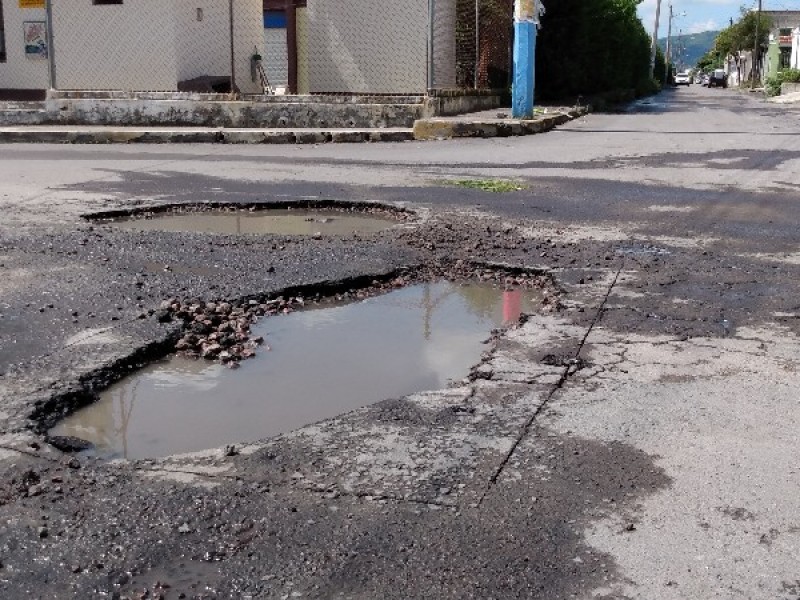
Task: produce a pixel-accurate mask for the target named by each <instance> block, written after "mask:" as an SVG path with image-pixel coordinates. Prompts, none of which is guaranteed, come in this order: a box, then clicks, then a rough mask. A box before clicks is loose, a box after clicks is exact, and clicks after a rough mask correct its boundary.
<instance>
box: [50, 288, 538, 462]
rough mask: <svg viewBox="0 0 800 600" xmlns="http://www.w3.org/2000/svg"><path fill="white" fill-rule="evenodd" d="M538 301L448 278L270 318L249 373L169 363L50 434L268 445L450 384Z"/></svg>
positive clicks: (127, 446) (129, 442) (135, 444)
mask: <svg viewBox="0 0 800 600" xmlns="http://www.w3.org/2000/svg"><path fill="white" fill-rule="evenodd" d="M539 301H540V298H539V297H538V292H533V291H521V290H514V291H504V290H502V289H498V288H494V287H491V286H489V285H476V284H470V285H457V284H453V283H449V282H439V283H428V284H421V285H416V286H411V287H408V288H404V289H401V290H396V291H393V292H391V293H389V294H386V295H383V296H378V297H374V298H369V299H367V300H364V301H360V302H357V303H353V304H347V305H344V306H336V307H327V308H317V309H309V310H304V311H302V312H297V313H294V314H291V315H283V316H275V317H270V318H267V319H263V320H262V321H260V322H259V323H258V324H257V325H256V326H254V328H253V333H254V335H263V336H264V338H265V342H266V345H267V347H264V346H262V347H261V349H260V350H259V354H258V355H257V356H256V357H255V358H254V359H251V360H248V361H244V362H243V363H242V365H241V368H239V369H236V370H231V369H228V368H226V367H224V366H222V365H219V364H214V363H209V362H206V361H203V360H194V359H187V358H182V357H179V356H172V357H170V358H167V359H165V360H162V361H159V362H157V363H155V364H152V365H150V366H148V367H146V368H144V369H142V370H140V371H138V372H137V373H134V374H133V375H131V376H129V377H127V378H126V379H123V380H122V381H120V382H118V383H117V384H115V385H113V386H112V387H110V388H109V389H108V390H106V391H105V392H104V393H102V394H101V398H100V400H99V401H98V402H96V403H95V404H93V405H91V406H88V407H86V408H84V409H82V410H80V411H78V412H76V413H75V414H73V415H72V416H70V417H68V418H67V419H65V420H64V421H62V422H61V423H60V424H59V425H57V426H56V427H55V428H54V429H53V430H51V434H53V435H70V436H77V437H80V438H83V439H86V440H89V441H91V442H92V443H93V444H95V446H96V448H95V452H96V453H97V454H98V455H100V456H104V457H109V458H112V457H121V458H130V459H137V458H151V457H158V456H166V455H170V454H176V453H183V452H192V451H198V450H203V449H207V448H216V447H220V446H224V445H226V444H231V443H236V442H246V441H254V440H258V439H263V438H266V437H269V436H273V435H276V434H279V433H283V432H287V431H291V430H293V429H296V428H298V427H301V426H303V425H307V424H310V423H314V422H316V421H320V420H322V419H326V418H330V417H334V416H336V415H340V414H342V413H345V412H348V411H350V410H353V409H355V408H359V407H361V406H365V405H367V404H371V403H374V402H377V401H380V400H383V399H386V398H397V397H402V396H405V395H408V394H411V393H414V392H419V391H424V390H435V389H439V388H442V387H446V386H447V385H448V383H449V382H450V381H451V380H458V379H461V378H463V377H465V376H466V375H467V374H468V373H469V370H470V368H471V367H472V366H473V365H476V364H477V363H478V362H479V361H480V357H481V353H482V352H483V351H484V350H485V349H486V346H485V345H484V344H483V342H484V341H485V340H486V339H487V338H488V337H489V335H490V332H491V330H492V329H493V328H495V327H497V326H501V325H504V324H508V323H513V322H517V321H518V320H519V317H520V312H530V311H531V310H532V307H533V306H535V305H538V303H539Z"/></svg>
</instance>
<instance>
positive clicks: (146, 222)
mask: <svg viewBox="0 0 800 600" xmlns="http://www.w3.org/2000/svg"><path fill="white" fill-rule="evenodd" d="M407 216H408V214H407V213H403V212H393V211H384V210H378V209H373V210H370V211H362V210H355V209H352V208H337V207H331V208H296V207H287V208H259V209H255V208H254V207H250V208H241V207H201V208H198V207H189V208H172V209H170V210H158V211H150V212H143V213H133V214H128V215H120V216H116V217H114V218H110V219H102V222H104V223H106V224H109V225H111V226H113V227H117V228H120V229H128V230H134V231H162V232H171V233H192V232H194V233H216V234H226V235H237V234H251V235H253V234H255V235H297V236H315V237H316V236H347V235H352V234H357V233H360V234H372V233H378V232H381V231H385V230H386V229H389V228H391V227H393V226H395V225H397V224H398V223H399V222H403V221H404V220H405V218H407Z"/></svg>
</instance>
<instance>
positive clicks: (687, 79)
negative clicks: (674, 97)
mask: <svg viewBox="0 0 800 600" xmlns="http://www.w3.org/2000/svg"><path fill="white" fill-rule="evenodd" d="M675 85H687V86H688V85H692V76H691V75H690V74H689V71H681V72H680V73H678V74H677V75H675Z"/></svg>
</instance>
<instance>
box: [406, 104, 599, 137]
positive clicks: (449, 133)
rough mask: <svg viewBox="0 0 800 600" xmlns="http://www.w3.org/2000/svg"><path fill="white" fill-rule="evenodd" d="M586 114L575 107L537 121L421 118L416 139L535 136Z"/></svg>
mask: <svg viewBox="0 0 800 600" xmlns="http://www.w3.org/2000/svg"><path fill="white" fill-rule="evenodd" d="M588 113H589V109H588V108H583V107H582V108H576V109H575V110H571V111H569V112H567V113H557V114H554V115H548V116H545V117H541V118H537V119H530V120H528V119H487V120H479V121H477V120H476V121H463V120H457V119H420V120H418V121H416V122H415V123H414V139H415V140H449V139H452V138H492V137H511V136H519V135H535V134H537V133H544V132H546V131H550V130H551V129H553V128H554V127H557V126H558V125H563V124H564V123H567V122H568V121H572V120H573V119H577V118H579V117H582V116H584V115H586V114H588Z"/></svg>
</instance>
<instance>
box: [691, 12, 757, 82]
mask: <svg viewBox="0 0 800 600" xmlns="http://www.w3.org/2000/svg"><path fill="white" fill-rule="evenodd" d="M741 12H742V16H741V17H740V19H739V20H738V21H737V22H736V23H734V24H732V25H731V26H730V27H728V28H726V29H723V30H722V31H720V32H719V34H718V35H717V37H716V39H715V40H714V47H713V48H711V49H710V50H709V51H708V52H707V53H706V54H705V55H704V56H703V57H701V58H700V60H699V61H697V67H698V68H699V69H703V70H709V69H713V68H714V67H719V66H721V65H722V61H723V60H724V59H725V57H726V56H738V55H739V53H740V52H742V51H751V50H753V48H755V45H756V23H758V40H759V47H760V49H761V51H763V50H764V49H765V48H766V47H767V44H768V43H769V31H770V29H772V19H770V18H769V17H768V16H767V15H765V14H762V15H761V18H760V20H759V17H758V13H756V12H755V11H752V10H749V9H747V8H744V7H742V9H741Z"/></svg>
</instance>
